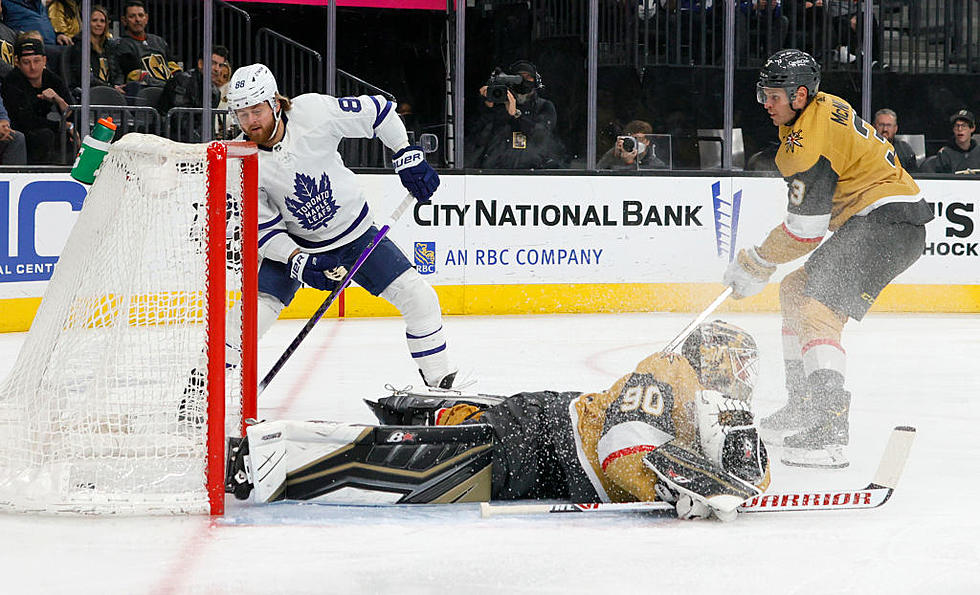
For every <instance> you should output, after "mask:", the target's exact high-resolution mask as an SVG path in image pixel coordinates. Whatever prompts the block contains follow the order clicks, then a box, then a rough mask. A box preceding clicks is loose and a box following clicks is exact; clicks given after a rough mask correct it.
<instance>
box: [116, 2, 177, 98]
mask: <svg viewBox="0 0 980 595" xmlns="http://www.w3.org/2000/svg"><path fill="white" fill-rule="evenodd" d="M123 11H124V12H123V18H122V22H123V25H124V26H125V31H124V32H123V33H122V35H120V37H119V39H118V40H117V41H116V43H113V44H112V45H111V46H110V47H111V51H110V52H109V80H110V81H112V84H114V85H120V86H125V90H126V95H127V96H130V97H135V96H136V95H137V94H138V93H139V90H140V89H141V88H142V87H143V86H153V87H162V86H164V85H166V84H167V81H168V80H170V77H171V76H173V74H174V73H175V72H178V71H180V70H181V67H180V66H178V64H177V62H175V61H174V60H173V59H172V58H171V57H170V46H169V45H168V44H167V42H166V41H164V39H163V38H162V37H160V36H158V35H153V34H152V33H147V32H146V25H147V23H148V22H149V20H150V17H149V16H148V15H147V14H146V7H145V6H144V5H143V2H142V1H141V0H127V1H126V4H125V7H124V9H123Z"/></svg>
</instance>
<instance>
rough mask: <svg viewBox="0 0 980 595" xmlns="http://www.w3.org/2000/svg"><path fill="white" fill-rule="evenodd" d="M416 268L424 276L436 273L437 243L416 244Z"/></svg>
mask: <svg viewBox="0 0 980 595" xmlns="http://www.w3.org/2000/svg"><path fill="white" fill-rule="evenodd" d="M415 268H416V269H417V270H418V272H419V273H421V274H423V275H431V274H432V273H434V272H436V243H435V242H415Z"/></svg>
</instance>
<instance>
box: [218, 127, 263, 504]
mask: <svg viewBox="0 0 980 595" xmlns="http://www.w3.org/2000/svg"><path fill="white" fill-rule="evenodd" d="M229 158H234V159H241V160H242V174H241V176H242V179H241V187H242V206H241V209H242V297H241V300H242V327H241V328H242V337H241V346H242V361H241V366H242V367H241V376H242V387H241V394H242V403H241V415H242V424H241V431H242V435H244V430H245V419H248V418H250V417H255V414H256V399H255V388H256V376H257V372H256V365H257V362H256V353H255V347H256V344H257V314H258V313H257V308H256V297H257V296H256V293H257V291H258V239H257V238H258V225H257V216H258V215H257V214H256V212H255V211H256V208H257V203H258V197H257V186H258V156H257V149H256V147H255V145H254V144H253V143H241V142H239V143H230V142H229V143H223V142H214V143H210V144H209V145H208V148H207V170H208V196H207V205H208V206H207V213H208V232H207V236H208V249H207V263H208V264H207V270H208V285H207V297H206V299H207V305H206V315H207V327H208V328H207V332H208V337H207V359H208V425H207V471H206V476H207V493H208V503H209V507H210V512H211V514H212V515H221V514H224V509H225V488H224V485H225V481H224V470H225V465H224V463H225V443H226V440H225V342H226V336H225V334H226V330H227V329H226V325H225V311H226V308H227V303H228V295H227V284H226V279H225V261H226V259H227V243H226V242H227V221H228V219H227V214H228V213H227V175H228V159H229Z"/></svg>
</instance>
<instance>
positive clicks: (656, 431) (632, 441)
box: [596, 420, 673, 466]
mask: <svg viewBox="0 0 980 595" xmlns="http://www.w3.org/2000/svg"><path fill="white" fill-rule="evenodd" d="M672 439H673V436H671V435H670V434H668V433H667V432H664V431H663V430H661V429H660V428H657V427H654V426H652V425H650V424H649V423H647V422H644V421H637V420H634V421H626V422H622V423H618V424H616V425H614V426H613V427H611V428H609V429H608V430H607V431H606V432H605V433H604V434H603V435H602V438H599V443H598V444H597V445H596V451H597V452H596V454H598V458H599V460H600V461H603V466H605V465H606V464H607V463H606V459H607V458H608V457H609V456H611V455H612V454H613V453H616V452H621V451H623V450H625V449H629V448H633V447H638V446H653V447H656V446H660V445H662V444H666V443H667V442H670V441H671V440H672ZM618 456H622V454H620V455H617V457H618ZM615 458H616V457H613V459H615ZM613 459H610V460H613Z"/></svg>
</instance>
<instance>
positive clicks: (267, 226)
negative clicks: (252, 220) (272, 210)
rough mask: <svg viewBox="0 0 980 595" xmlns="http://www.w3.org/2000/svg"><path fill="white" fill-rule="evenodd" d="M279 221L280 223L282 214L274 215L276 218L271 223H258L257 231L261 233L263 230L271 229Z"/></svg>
mask: <svg viewBox="0 0 980 595" xmlns="http://www.w3.org/2000/svg"><path fill="white" fill-rule="evenodd" d="M280 221H282V213H280V214H278V215H276V217H275V218H274V219H272V220H271V221H266V222H265V223H259V231H262V230H263V229H269V228H270V227H272V226H273V225H275V224H276V223H279V222H280Z"/></svg>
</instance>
